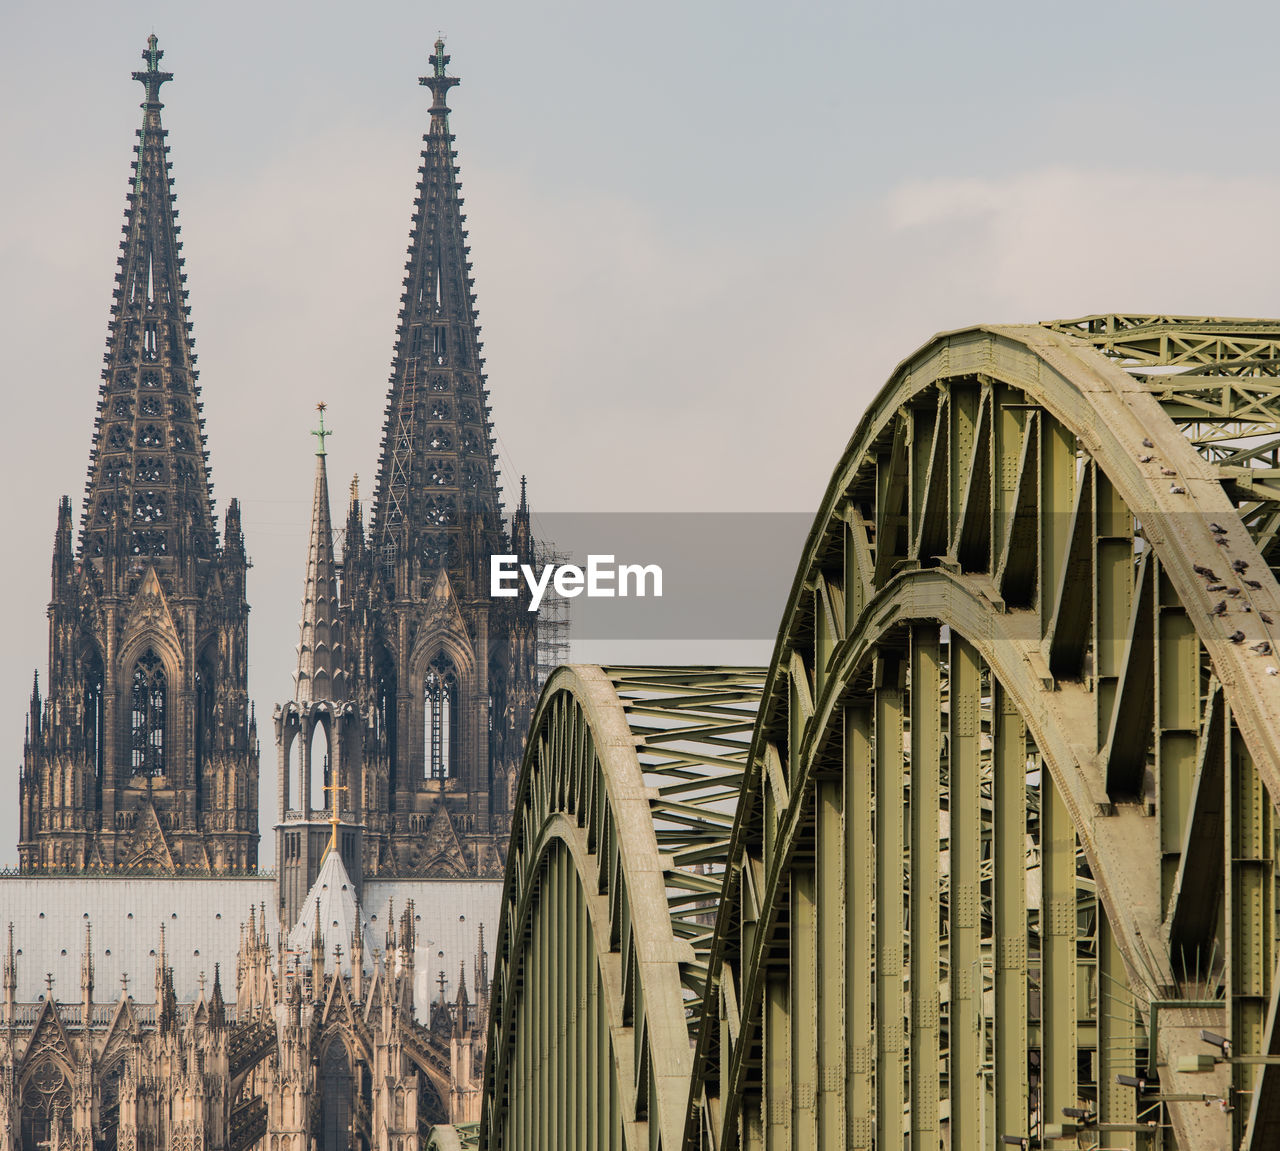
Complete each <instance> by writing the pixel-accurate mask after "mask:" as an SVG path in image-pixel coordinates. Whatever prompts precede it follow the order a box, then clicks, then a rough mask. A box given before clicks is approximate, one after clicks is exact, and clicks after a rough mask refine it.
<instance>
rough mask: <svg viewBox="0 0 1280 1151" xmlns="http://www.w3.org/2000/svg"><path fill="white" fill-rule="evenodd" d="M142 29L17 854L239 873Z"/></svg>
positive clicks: (210, 516)
mask: <svg viewBox="0 0 1280 1151" xmlns="http://www.w3.org/2000/svg"><path fill="white" fill-rule="evenodd" d="M162 55H163V53H162V52H161V51H160V50H159V48H158V47H157V46H156V38H155V36H151V37H150V38H149V39H148V41H147V49H146V51H145V52H144V53H143V59H144V60H145V61H146V68H145V70H143V71H140V72H135V73H133V76H134V79H135V80H138V81H139V82H141V84H142V86H143V88H144V90H145V93H146V98H145V100H144V101H143V103H142V109H143V114H142V127H141V129H140V130H139V132H138V145H137V147H136V148H135V154H136V159H135V160H134V165H133V176H132V181H131V183H130V188H129V195H128V201H127V209H126V212H125V225H124V240H123V242H122V243H121V245H120V247H121V256H120V260H119V266H120V271H119V273H118V274H117V276H116V289H115V295H114V300H113V304H112V310H111V320H110V325H109V329H108V336H107V352H106V356H105V360H106V367H105V369H104V370H103V379H102V385H101V388H100V390H99V398H98V413H97V418H96V420H95V421H94V445H93V451H92V453H91V455H90V459H89V478H88V484H87V486H86V491H85V502H84V508H83V512H82V516H81V522H80V534H79V542H78V544H74V545H73V527H72V510H71V500H70V499H69V498H66V497H64V498H63V499H62V501H61V502H60V504H59V506H58V516H57V531H56V533H55V536H54V548H53V592H52V600H51V603H50V605H49V678H48V680H47V683H46V690H45V695H44V698H43V699H42V697H41V694H40V689H39V683H38V681H37V684H36V686H35V688H34V689H33V691H32V697H31V710H30V714H29V716H28V721H27V722H28V728H27V740H26V747H25V754H24V762H23V769H22V779H21V784H20V804H21V838H20V841H19V849H18V850H19V858H20V863H21V866H22V868H23V870H24V871H28V872H32V871H44V870H48V869H71V870H79V869H85V868H92V869H97V868H101V869H103V870H104V871H136V872H151V873H175V872H192V871H194V872H210V871H212V872H226V871H243V870H246V869H249V868H252V867H255V866H256V864H257V842H258V826H257V824H258V820H257V813H258V751H257V735H256V730H255V724H254V721H253V718H252V715H251V713H250V708H249V702H248V693H247V690H246V689H247V653H246V645H247V631H248V613H249V609H248V605H247V604H246V603H245V570H246V567H247V562H246V559H245V550H244V537H243V535H242V534H241V529H240V510H239V506H238V504H237V503H236V501H235V500H232V501H231V503H230V505H229V507H228V509H227V515H226V523H225V528H224V532H223V539H222V541H221V542H220V541H219V538H218V527H217V522H216V520H215V518H214V508H213V498H212V489H211V483H210V478H209V467H208V462H207V455H206V452H205V450H204V427H203V420H202V418H201V405H200V391H199V388H198V387H197V386H196V370H195V354H194V352H193V351H192V337H191V326H190V322H189V319H188V315H189V312H188V308H187V301H186V291H185V288H184V282H185V280H186V275H185V274H184V273H183V271H182V264H183V260H182V256H181V244H180V242H179V240H178V226H177V224H176V223H175V216H176V214H177V213H176V210H175V207H174V198H173V191H172V187H171V182H170V178H169V161H168V151H169V149H168V146H167V144H166V143H165V130H164V128H163V127H162V126H161V122H160V110H161V108H162V107H163V105H162V104H161V102H160V87H161V85H162V84H164V83H165V82H166V81H167V80H169V79H171V78H172V77H171V74H170V73H168V72H162V71H160V67H159V65H160V58H161V56H162Z"/></svg>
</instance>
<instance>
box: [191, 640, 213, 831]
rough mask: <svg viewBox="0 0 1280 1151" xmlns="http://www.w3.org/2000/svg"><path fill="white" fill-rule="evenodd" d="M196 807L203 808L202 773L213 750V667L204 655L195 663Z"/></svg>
mask: <svg viewBox="0 0 1280 1151" xmlns="http://www.w3.org/2000/svg"><path fill="white" fill-rule="evenodd" d="M195 735H196V747H195V751H196V779H195V783H196V807H197V808H201V809H203V808H204V795H205V789H204V773H205V771H206V769H207V767H208V764H209V757H210V754H211V753H212V751H213V668H212V667H211V666H210V661H209V657H208V656H207V655H206V656H205V657H204V658H203V659H201V660H200V661H199V662H198V663H197V664H196V732H195Z"/></svg>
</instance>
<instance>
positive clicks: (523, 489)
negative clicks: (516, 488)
mask: <svg viewBox="0 0 1280 1151" xmlns="http://www.w3.org/2000/svg"><path fill="white" fill-rule="evenodd" d="M520 510H521V511H522V512H527V511H528V510H529V477H528V476H521V477H520Z"/></svg>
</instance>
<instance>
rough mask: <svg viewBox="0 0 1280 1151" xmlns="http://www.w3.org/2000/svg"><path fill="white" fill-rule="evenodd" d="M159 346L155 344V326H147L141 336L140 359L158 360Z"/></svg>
mask: <svg viewBox="0 0 1280 1151" xmlns="http://www.w3.org/2000/svg"><path fill="white" fill-rule="evenodd" d="M159 354H160V353H159V345H158V344H157V342H156V326H155V324H148V325H147V327H146V331H144V332H143V335H142V358H143V359H144V360H156V359H158V358H159Z"/></svg>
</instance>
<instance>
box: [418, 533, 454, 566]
mask: <svg viewBox="0 0 1280 1151" xmlns="http://www.w3.org/2000/svg"><path fill="white" fill-rule="evenodd" d="M422 562H423V563H424V564H425V565H426V568H427V570H428V571H435V570H437V569H438V568H442V567H447V566H448V564H449V536H448V533H447V532H435V533H433V534H432V535H429V536H427V538H426V540H425V541H423V545H422Z"/></svg>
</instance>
